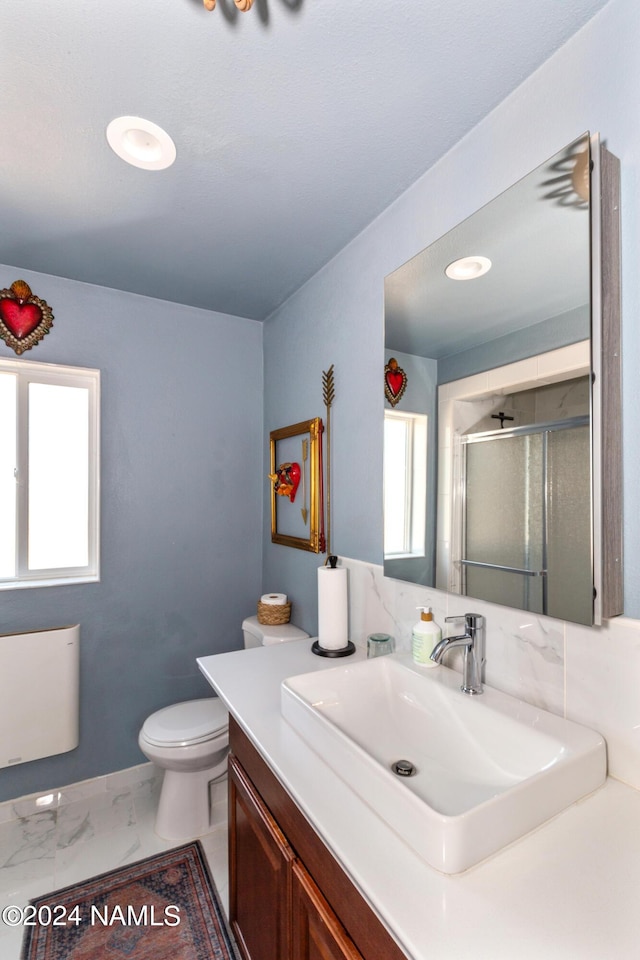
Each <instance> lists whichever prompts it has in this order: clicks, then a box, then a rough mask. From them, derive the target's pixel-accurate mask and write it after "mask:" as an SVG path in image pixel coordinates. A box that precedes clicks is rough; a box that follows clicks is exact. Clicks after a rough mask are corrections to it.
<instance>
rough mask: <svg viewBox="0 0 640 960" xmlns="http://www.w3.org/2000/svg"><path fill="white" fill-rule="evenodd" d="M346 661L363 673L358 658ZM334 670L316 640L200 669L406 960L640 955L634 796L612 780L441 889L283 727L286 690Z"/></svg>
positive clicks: (437, 877)
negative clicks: (294, 679) (290, 682)
mask: <svg viewBox="0 0 640 960" xmlns="http://www.w3.org/2000/svg"><path fill="white" fill-rule="evenodd" d="M354 656H355V657H356V658H357V659H361V658H362V657H363V653H362V652H361V651H358V652H357V653H356V654H355V655H354ZM340 663H344V661H341V660H335V659H329V658H324V657H318V656H315V655H314V654H312V653H311V641H310V640H298V641H294V642H292V643H283V644H279V645H276V646H270V647H258V648H255V649H251V650H239V651H235V652H233V653H223V654H218V655H216V656H210V657H202V658H200V659H199V660H198V665H199V667H200V670H201V671H202V673H203V674H204V676H205V677H206V678H207V680H208V681H209V683H210V684H211V686H212V687H213V688H214V689H215V691H216V692H217V693H218V695H219V696H220V697H221V699H222V700H223V701H224V703H225V704H226V706H227V707H228V709H229V711H230V712H231V713H232V714H233V715H234V717H235V718H236V720H237V721H238V723H239V724H240V726H241V727H242V728H243V730H244V731H245V733H246V734H247V735H248V737H249V738H250V740H251V741H252V742H253V743H254V745H255V746H256V748H257V749H258V751H259V752H260V754H261V755H262V756H263V757H264V759H265V760H266V761H267V763H268V764H269V766H270V767H271V769H272V770H273V772H274V773H275V775H276V776H277V777H278V779H279V780H280V782H281V783H282V785H283V786H284V787H285V788H286V790H287V791H288V792H289V794H290V795H291V796H292V797H293V798H294V800H295V801H296V802H297V804H298V805H299V807H300V808H301V809H302V810H303V812H304V813H305V815H306V816H307V818H308V819H309V820H310V821H311V823H312V824H313V825H314V827H315V829H316V831H317V832H318V833H319V834H320V836H322V838H323V840H324V841H325V843H326V844H327V846H328V847H329V848H330V850H331V851H332V852H333V854H334V856H335V857H336V858H337V859H338V860H339V862H340V863H341V864H342V866H343V867H344V869H345V870H346V871H347V873H348V874H349V875H350V877H351V879H352V880H353V882H354V883H355V884H356V886H357V887H358V888H359V889H360V891H361V893H362V894H363V895H364V897H365V898H366V899H367V901H368V902H369V903H370V904H371V906H372V908H373V909H374V910H375V911H376V913H377V914H378V916H379V917H380V919H381V920H382V921H383V923H384V924H385V925H386V926H387V928H388V929H389V931H390V932H391V933H392V935H393V936H394V938H395V939H396V941H397V942H398V943H399V944H400V946H401V947H402V949H403V950H404V952H405V953H406V955H407V957H410V958H412V960H465V958H469V960H471V958H473V960H541V958H544V960H609V958H612V957H633V956H637V955H638V950H639V946H638V944H639V943H640V911H639V910H638V905H637V898H638V893H639V892H640V792H639V791H636V790H633V789H631V788H630V787H627V786H625V785H624V784H622V783H620V782H618V781H615V780H611V779H610V780H608V781H607V782H606V784H605V786H604V787H603V788H602V789H601V790H599V791H598V792H597V793H595V794H593V795H592V796H590V797H588V798H586V799H585V800H583V801H581V802H579V803H577V804H574V806H572V807H570V808H569V809H568V810H566V811H565V812H564V813H562V814H560V815H559V816H558V817H556V818H555V819H553V820H551V821H549V822H548V823H547V824H545V825H544V826H542V827H540V828H539V829H538V830H536V831H534V832H533V833H531V834H529V835H528V836H527V837H524V838H523V839H522V840H519V841H517V842H516V843H514V844H512V845H511V846H510V847H508V848H507V849H505V850H503V851H501V852H500V853H497V854H495V855H494V856H493V857H491V858H490V859H489V860H486V861H484V862H483V863H481V864H478V865H477V866H475V867H472V868H471V869H470V870H468V871H466V873H463V874H458V875H457V876H444V875H443V874H440V873H438V872H437V871H436V870H434V869H432V868H431V867H429V866H427V865H426V864H425V863H423V862H422V861H421V860H419V859H418V858H417V857H416V856H415V854H414V853H413V851H412V850H411V849H410V848H409V846H407V845H406V844H405V843H404V842H403V841H402V840H400V839H399V838H398V837H397V835H396V834H395V833H394V832H393V831H392V830H391V829H390V828H388V827H387V826H386V825H385V824H384V823H383V822H382V821H381V820H380V819H379V818H378V817H377V816H376V815H375V814H374V813H373V812H372V811H371V810H370V808H369V807H368V806H367V804H366V803H364V802H363V801H362V800H360V799H359V798H358V797H357V796H356V795H355V794H354V793H353V792H352V791H351V790H350V789H349V787H348V786H347V785H346V784H345V783H344V782H343V781H342V780H341V779H340V778H339V777H337V776H336V775H335V774H334V773H333V771H332V770H331V769H330V768H329V767H328V766H327V765H326V764H325V763H324V762H323V761H322V760H321V758H320V757H319V756H317V755H316V754H315V753H314V751H313V750H311V749H310V748H309V747H308V746H307V745H306V744H305V743H304V742H303V740H302V739H301V738H300V737H298V735H297V734H296V733H295V731H294V730H293V728H292V727H291V726H289V724H288V723H287V722H286V721H285V720H284V719H283V717H282V716H281V714H280V684H281V682H282V680H284V679H285V678H286V677H291V676H295V675H296V674H300V673H308V672H310V671H312V670H324V669H328V668H331V667H333V666H336V665H337V664H340ZM380 960H382V958H380Z"/></svg>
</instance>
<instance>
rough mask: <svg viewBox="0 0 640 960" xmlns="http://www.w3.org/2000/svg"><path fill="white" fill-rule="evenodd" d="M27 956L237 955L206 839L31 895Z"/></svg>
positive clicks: (67, 959) (200, 959)
mask: <svg viewBox="0 0 640 960" xmlns="http://www.w3.org/2000/svg"><path fill="white" fill-rule="evenodd" d="M31 903H32V905H33V908H31V907H27V908H26V910H25V914H26V916H27V919H28V914H29V913H30V912H31V910H32V909H33V920H34V921H35V923H36V925H35V926H26V930H25V935H24V941H23V946H22V958H21V960H237V958H238V954H237V952H236V950H235V948H234V945H233V941H232V940H231V937H230V935H229V933H228V931H227V926H226V922H225V919H224V915H223V913H222V908H221V907H220V904H219V902H218V898H217V896H216V892H215V888H214V886H213V883H212V881H211V878H210V876H209V871H208V868H207V863H206V859H205V856H204V852H203V850H202V847H201V846H200V843H199V842H198V841H195V842H194V843H188V844H185V845H184V846H182V847H176V848H175V849H173V850H167V851H166V852H165V853H161V854H157V855H156V856H153V857H148V858H147V859H146V860H139V861H138V862H137V863H132V864H129V865H128V866H126V867H121V868H119V869H117V870H111V871H109V872H108V873H103V874H102V875H101V876H99V877H92V878H91V879H90V880H85V881H83V882H82V883H77V884H74V885H73V886H71V887H65V888H64V889H63V890H56V891H55V893H50V894H47V896H45V897H37V898H36V899H35V900H32V901H31Z"/></svg>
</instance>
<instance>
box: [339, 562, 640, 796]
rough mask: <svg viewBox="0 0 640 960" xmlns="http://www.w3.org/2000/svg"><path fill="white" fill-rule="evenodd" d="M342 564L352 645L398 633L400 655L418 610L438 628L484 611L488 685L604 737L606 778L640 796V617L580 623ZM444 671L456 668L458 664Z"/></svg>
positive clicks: (370, 568) (362, 566) (451, 662)
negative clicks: (426, 610) (425, 610)
mask: <svg viewBox="0 0 640 960" xmlns="http://www.w3.org/2000/svg"><path fill="white" fill-rule="evenodd" d="M341 562H342V563H343V565H344V566H345V567H347V568H348V570H349V625H350V637H351V639H352V640H353V641H354V642H355V643H357V644H362V643H366V637H367V635H368V634H369V633H376V632H380V631H384V632H387V633H391V634H393V635H394V636H395V638H396V648H397V649H398V650H407V651H408V650H410V648H411V627H412V625H413V624H414V623H415V621H416V620H417V619H418V614H417V612H416V607H418V606H430V607H432V608H433V614H434V619H435V620H436V622H437V623H439V624H440V626H441V627H443V632H444V627H445V622H444V620H445V617H447V616H457V615H460V614H464V613H467V612H473V613H481V614H483V615H484V616H485V617H486V630H487V664H486V682H487V683H488V684H490V685H491V686H493V687H496V688H497V689H499V690H503V691H505V692H506V693H510V694H512V695H513V696H516V697H519V698H520V699H521V700H526V701H527V702H528V703H532V704H534V705H535V706H539V707H543V708H544V709H545V710H549V711H550V712H551V713H555V714H558V715H559V716H564V717H567V718H568V719H570V720H575V721H576V722H578V723H582V724H584V725H585V726H588V727H592V728H593V729H594V730H598V731H599V732H600V733H601V734H602V735H603V736H604V737H605V739H606V741H607V750H608V760H609V774H610V775H611V776H612V777H615V778H616V779H618V780H622V781H624V782H625V783H627V784H629V785H630V786H632V787H635V788H636V789H637V790H640V621H638V620H630V619H628V618H625V617H616V618H615V619H612V620H608V621H606V622H605V623H604V624H603V626H601V627H584V626H579V625H577V624H573V623H565V622H564V621H562V620H554V619H552V618H550V617H543V616H538V615H535V614H529V613H525V612H523V611H520V610H512V609H510V608H507V607H500V606H497V605H496V604H492V603H484V602H482V601H478V600H468V599H466V598H464V597H459V596H456V595H454V594H449V593H445V592H444V591H441V590H434V589H431V588H427V587H421V586H417V585H415V584H410V583H404V582H401V581H399V580H391V579H389V578H387V577H385V576H384V575H383V569H382V566H379V565H376V564H368V563H362V562H360V561H358V560H349V559H344V560H342V561H341ZM446 626H447V627H449V626H451V627H452V628H454V629H455V625H454V624H451V625H449V624H446ZM448 632H451V631H448ZM448 665H450V666H453V667H456V665H457V666H458V668H459V658H458V663H457V664H456V660H455V659H454V658H453V657H451V658H450V660H449V661H448Z"/></svg>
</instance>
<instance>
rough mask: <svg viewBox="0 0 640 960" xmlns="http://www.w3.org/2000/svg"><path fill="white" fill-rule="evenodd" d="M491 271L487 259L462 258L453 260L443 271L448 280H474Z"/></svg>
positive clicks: (489, 261)
mask: <svg viewBox="0 0 640 960" xmlns="http://www.w3.org/2000/svg"><path fill="white" fill-rule="evenodd" d="M489 270H491V260H489V258H488V257H462V258H461V259H460V260H454V261H453V263H450V264H449V266H448V267H447V269H446V270H445V271H444V272H445V273H446V275H447V276H448V277H449V279H450V280H475V279H476V278H477V277H481V276H482V275H483V273H487V272H488V271H489Z"/></svg>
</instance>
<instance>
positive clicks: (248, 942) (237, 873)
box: [229, 757, 294, 960]
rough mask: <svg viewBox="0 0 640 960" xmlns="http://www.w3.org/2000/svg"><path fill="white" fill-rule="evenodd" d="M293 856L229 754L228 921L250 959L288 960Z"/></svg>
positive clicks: (278, 829)
mask: <svg viewBox="0 0 640 960" xmlns="http://www.w3.org/2000/svg"><path fill="white" fill-rule="evenodd" d="M293 859H294V854H293V851H292V850H291V847H290V846H289V844H288V843H287V841H286V839H285V837H284V835H283V834H282V832H281V830H280V828H279V827H278V825H277V823H276V822H275V820H274V819H273V817H272V816H271V814H270V813H269V811H268V810H267V808H266V807H265V805H264V803H263V802H262V800H261V799H260V797H259V796H258V794H257V793H256V791H255V789H254V787H253V785H252V784H251V781H250V780H249V779H248V778H247V775H246V774H245V772H244V770H243V769H242V767H241V766H240V764H239V763H238V761H237V760H236V759H235V758H234V757H230V758H229V919H230V922H231V928H232V930H233V933H234V936H235V938H236V940H237V942H238V944H239V945H240V947H241V950H242V952H243V954H244V956H245V957H246V960H289V957H290V945H289V930H290V927H289V918H290V916H291V866H292V863H293Z"/></svg>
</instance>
